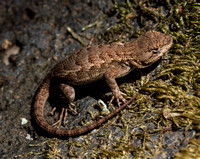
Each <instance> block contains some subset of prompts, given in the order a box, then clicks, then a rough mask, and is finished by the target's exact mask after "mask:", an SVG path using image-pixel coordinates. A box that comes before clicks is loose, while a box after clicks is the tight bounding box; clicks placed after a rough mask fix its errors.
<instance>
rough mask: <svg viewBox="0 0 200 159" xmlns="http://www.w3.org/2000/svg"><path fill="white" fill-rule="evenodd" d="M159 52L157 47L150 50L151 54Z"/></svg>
mask: <svg viewBox="0 0 200 159" xmlns="http://www.w3.org/2000/svg"><path fill="white" fill-rule="evenodd" d="M159 52H160V51H159V48H155V49H153V50H152V53H153V54H158V53H159Z"/></svg>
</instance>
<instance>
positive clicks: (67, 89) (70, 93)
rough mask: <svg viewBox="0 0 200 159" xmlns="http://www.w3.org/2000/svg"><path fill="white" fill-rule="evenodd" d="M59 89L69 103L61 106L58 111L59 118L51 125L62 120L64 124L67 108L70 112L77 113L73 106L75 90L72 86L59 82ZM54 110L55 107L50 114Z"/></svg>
mask: <svg viewBox="0 0 200 159" xmlns="http://www.w3.org/2000/svg"><path fill="white" fill-rule="evenodd" d="M59 88H60V90H61V91H62V92H63V94H64V96H65V98H66V99H67V100H68V102H69V104H68V105H67V107H65V108H62V111H61V113H60V117H59V120H58V121H57V122H56V123H54V124H53V126H55V125H57V124H61V123H62V121H63V124H64V125H65V121H66V119H67V114H68V110H70V111H71V112H73V113H75V114H77V111H76V110H75V109H74V108H73V107H74V103H73V102H74V99H75V90H74V88H73V87H71V86H69V85H67V84H64V83H62V84H60V85H59ZM55 110H56V107H55V108H54V109H53V110H52V112H51V114H53V112H54V111H55Z"/></svg>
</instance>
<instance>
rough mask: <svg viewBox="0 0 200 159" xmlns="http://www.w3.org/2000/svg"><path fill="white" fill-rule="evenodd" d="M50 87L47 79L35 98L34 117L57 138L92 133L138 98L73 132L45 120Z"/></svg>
mask: <svg viewBox="0 0 200 159" xmlns="http://www.w3.org/2000/svg"><path fill="white" fill-rule="evenodd" d="M49 87H50V80H49V78H46V80H44V82H43V83H42V84H41V86H40V87H39V88H38V91H37V93H36V97H35V103H34V104H33V116H34V118H35V121H36V123H37V125H39V126H40V127H41V128H42V129H43V130H44V131H46V132H47V133H49V134H50V135H53V136H57V137H71V136H78V135H81V134H84V133H87V132H89V131H91V130H92V129H94V128H96V127H98V126H100V125H101V124H103V123H104V122H106V121H107V120H108V119H110V118H112V117H113V116H114V115H115V114H117V113H118V112H120V111H121V110H122V109H124V108H125V107H126V106H127V105H128V104H130V103H131V102H132V101H133V100H134V99H135V98H136V96H137V94H136V95H135V96H134V97H132V98H131V99H130V100H129V101H128V102H127V103H125V104H123V105H122V106H120V107H118V108H117V109H116V110H114V111H113V112H111V113H110V114H108V115H107V116H105V117H103V118H101V119H99V120H98V121H94V122H92V123H91V124H89V125H86V126H83V127H81V128H77V129H72V130H65V129H57V128H54V127H53V126H51V125H50V124H48V123H47V122H46V120H45V118H44V105H45V103H46V101H47V99H48V97H49Z"/></svg>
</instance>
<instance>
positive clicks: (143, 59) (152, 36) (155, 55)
mask: <svg viewBox="0 0 200 159" xmlns="http://www.w3.org/2000/svg"><path fill="white" fill-rule="evenodd" d="M172 43H173V38H172V36H170V35H165V34H163V33H160V32H157V31H148V32H146V33H145V34H144V35H143V36H140V37H139V38H138V39H137V45H138V48H139V49H138V52H137V53H136V59H137V61H135V62H136V63H137V65H138V67H140V68H143V67H147V66H149V65H151V64H153V63H154V62H155V61H157V60H159V59H160V57H162V56H163V55H164V54H165V53H166V52H167V51H168V50H169V49H170V48H171V46H172Z"/></svg>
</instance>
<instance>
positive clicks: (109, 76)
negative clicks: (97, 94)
mask: <svg viewBox="0 0 200 159" xmlns="http://www.w3.org/2000/svg"><path fill="white" fill-rule="evenodd" d="M130 70H131V68H130V67H129V66H126V67H123V66H120V67H118V68H112V69H109V70H108V71H107V72H106V73H105V75H104V77H105V80H106V82H107V84H108V86H109V87H110V89H111V91H112V93H113V96H112V98H111V100H110V104H111V103H112V101H113V100H114V99H115V98H116V100H117V103H118V106H120V100H122V101H123V103H125V102H126V99H125V98H124V97H123V96H122V95H124V93H122V92H121V91H120V90H119V86H118V85H117V82H116V80H115V78H118V77H122V76H124V75H126V74H127V73H128V72H129V71H130Z"/></svg>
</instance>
